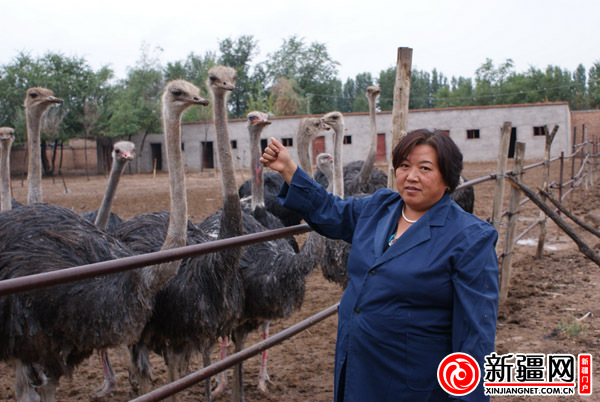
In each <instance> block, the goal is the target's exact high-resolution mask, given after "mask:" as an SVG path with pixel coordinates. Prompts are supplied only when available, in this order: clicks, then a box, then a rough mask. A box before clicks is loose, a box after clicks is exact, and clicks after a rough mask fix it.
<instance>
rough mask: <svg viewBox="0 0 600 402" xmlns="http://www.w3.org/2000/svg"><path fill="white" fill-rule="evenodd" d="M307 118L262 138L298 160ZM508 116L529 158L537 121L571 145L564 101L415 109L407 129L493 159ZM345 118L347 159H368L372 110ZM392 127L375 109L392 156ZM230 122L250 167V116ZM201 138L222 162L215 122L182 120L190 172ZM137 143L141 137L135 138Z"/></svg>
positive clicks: (540, 149)
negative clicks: (446, 136) (475, 134)
mask: <svg viewBox="0 0 600 402" xmlns="http://www.w3.org/2000/svg"><path fill="white" fill-rule="evenodd" d="M303 117H306V116H293V117H273V118H271V121H272V124H271V125H270V126H268V127H266V128H265V130H264V131H263V133H262V136H261V138H263V139H268V138H269V137H275V138H277V139H279V140H281V139H282V138H292V139H293V146H291V147H288V149H289V151H290V153H291V154H292V157H294V158H296V160H297V156H298V155H297V141H296V130H297V127H298V123H299V121H300V119H301V118H303ZM505 121H510V122H511V123H512V125H513V127H516V129H517V141H521V142H525V143H526V158H527V159H539V158H542V157H543V156H544V144H545V139H544V137H543V136H534V135H533V131H534V129H533V128H534V127H535V126H544V125H546V126H548V129H549V130H552V129H553V127H554V125H558V126H559V129H558V132H557V134H556V137H555V139H554V142H553V145H552V155H553V156H557V155H560V152H561V151H565V152H567V151H569V150H570V147H571V135H570V132H571V113H570V111H569V106H568V104H567V103H566V102H558V103H545V104H524V105H506V106H486V107H463V108H447V109H421V110H411V111H410V112H409V114H408V131H411V130H414V129H418V128H428V129H434V128H435V129H439V130H448V131H449V133H450V137H451V138H452V139H453V140H454V141H455V142H456V144H457V145H458V147H459V148H460V149H461V151H462V152H463V155H464V160H465V161H467V162H474V161H492V160H496V159H497V157H498V145H499V141H500V131H501V128H502V125H503V124H504V122H505ZM344 122H345V126H346V132H345V135H349V136H351V138H352V143H351V144H346V145H344V148H343V155H344V163H348V162H351V161H354V160H362V159H364V158H365V157H366V155H367V153H368V147H369V144H370V141H369V134H370V127H369V115H368V113H348V114H345V115H344ZM391 126H392V114H391V112H380V113H378V114H377V132H378V133H385V136H386V141H385V143H386V150H387V153H388V155H389V152H390V147H391V133H390V130H391ZM228 127H229V136H230V139H231V140H234V141H236V143H237V147H236V149H233V157H234V166H235V167H236V168H240V169H242V168H248V167H249V165H250V155H249V149H250V144H249V135H248V131H247V127H246V119H231V120H229V123H228ZM469 129H478V130H479V133H480V138H479V139H467V130H469ZM322 135H323V136H324V138H325V150H326V152H330V153H333V135H332V132H331V131H329V132H323V134H322ZM202 141H209V142H210V141H212V142H213V149H214V162H215V167H216V166H218V165H217V163H218V161H217V156H216V139H215V128H214V125H213V124H212V123H183V125H182V142H183V144H184V152H183V153H184V160H185V164H186V168H187V170H188V171H199V170H201V166H202V165H201V163H202V161H201V159H202V146H201V142H202ZM152 143H155V144H158V143H160V144H162V143H163V136H162V135H160V134H152V135H149V136H148V137H147V139H146V145H145V146H144V150H143V151H142V152H141V153H140V152H139V151H138V157H139V158H141V159H140V163H141V168H142V169H141V171H142V172H151V171H152V168H153V160H152V156H151V146H150V144H152ZM136 144H139V142H138V141H136ZM138 150H139V148H138ZM162 159H163V170H164V169H166V164H165V163H164V162H165V149H164V146H162Z"/></svg>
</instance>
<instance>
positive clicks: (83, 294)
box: [0, 85, 207, 401]
mask: <svg viewBox="0 0 600 402" xmlns="http://www.w3.org/2000/svg"><path fill="white" fill-rule="evenodd" d="M163 102H164V103H168V109H169V110H170V111H171V113H170V116H172V115H178V116H179V117H180V116H181V113H182V112H183V111H184V110H185V109H186V108H187V107H189V106H191V105H193V104H206V102H207V101H206V100H204V99H201V98H200V97H199V96H198V92H194V93H192V94H189V93H187V92H183V91H179V90H177V89H176V88H174V87H173V85H169V86H168V87H167V91H165V95H164V96H163ZM165 136H166V141H167V154H168V155H169V158H168V161H169V181H170V185H171V215H170V218H171V219H170V221H169V231H168V235H167V237H166V238H165V241H164V243H163V246H162V249H165V250H166V249H170V248H174V247H180V246H183V245H185V237H186V226H185V223H186V215H187V205H186V204H185V202H183V203H181V202H178V200H181V198H182V194H183V193H184V192H185V184H184V181H183V178H184V177H183V163H182V161H181V156H180V155H178V154H177V153H178V152H180V149H181V143H180V141H181V139H180V128H179V120H175V119H170V120H166V121H165ZM32 156H33V155H32ZM32 159H33V158H32ZM131 255H132V252H131V250H130V249H129V248H128V247H127V246H126V245H125V244H123V243H122V242H120V241H119V240H117V239H116V238H115V237H113V236H112V235H110V234H109V233H107V232H105V231H103V230H101V229H100V228H98V227H96V226H95V225H94V224H92V223H90V222H88V221H86V220H85V219H83V218H82V217H81V216H79V215H77V214H76V213H74V212H73V211H71V210H69V209H66V208H62V207H58V206H53V205H48V204H43V203H37V204H32V205H27V206H23V207H21V208H16V209H14V210H11V211H8V212H6V213H2V214H0V279H2V280H4V279H9V278H15V277H21V276H25V275H31V274H36V273H40V272H46V271H54V270H58V269H63V268H68V267H73V266H80V265H87V264H91V263H95V262H99V261H106V260H112V259H115V258H122V257H127V256H131ZM179 264H180V262H179V261H172V262H166V263H162V264H158V265H154V266H150V267H145V268H142V269H137V270H132V271H127V272H121V273H118V274H112V275H106V276H102V277H97V278H93V279H86V280H82V281H79V282H74V283H65V284H60V285H56V286H54V287H52V288H46V289H41V290H35V291H29V292H25V293H18V294H12V295H9V296H4V297H1V298H0V320H1V321H2V323H3V325H2V327H1V328H0V359H2V360H11V361H13V362H14V364H15V371H16V374H17V384H16V387H15V391H16V396H17V400H38V398H39V396H38V395H37V393H36V391H35V389H34V384H35V386H36V387H37V388H39V391H40V394H41V399H42V400H43V401H54V400H55V393H56V387H57V386H58V382H59V379H60V377H61V376H63V375H65V374H66V375H71V373H72V371H73V370H74V369H75V367H76V366H77V365H78V364H79V363H80V362H81V361H83V360H84V359H86V358H88V357H89V356H90V355H91V354H92V353H93V351H94V350H102V349H105V348H110V347H116V346H118V345H123V344H129V343H131V342H133V341H134V340H135V339H137V338H138V336H139V334H140V333H141V331H142V329H143V328H144V325H145V324H146V322H147V321H148V319H149V318H150V314H151V312H152V305H153V299H154V295H155V294H156V293H157V292H158V291H159V290H160V289H162V288H163V287H164V286H165V284H166V283H167V282H168V281H169V280H170V279H171V278H172V277H173V276H175V274H176V273H177V269H178V267H179Z"/></svg>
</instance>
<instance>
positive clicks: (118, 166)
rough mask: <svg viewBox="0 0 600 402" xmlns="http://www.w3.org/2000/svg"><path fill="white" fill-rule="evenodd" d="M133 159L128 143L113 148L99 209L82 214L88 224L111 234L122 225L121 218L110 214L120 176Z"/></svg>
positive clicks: (120, 143) (118, 143) (131, 149)
mask: <svg viewBox="0 0 600 402" xmlns="http://www.w3.org/2000/svg"><path fill="white" fill-rule="evenodd" d="M133 158H135V145H134V144H133V142H130V141H119V142H117V143H116V144H115V145H114V146H113V152H112V159H113V165H112V168H111V171H110V176H109V178H108V183H107V185H106V191H105V192H104V198H103V199H102V204H101V205H100V209H99V210H96V211H90V212H86V213H84V214H83V215H82V216H83V217H84V218H85V219H87V220H88V221H90V222H94V223H95V224H96V226H98V227H100V228H102V229H105V230H108V231H109V232H113V231H114V230H115V229H116V227H117V226H118V225H120V224H121V223H122V220H121V218H119V217H118V216H117V215H116V214H114V213H112V212H111V209H112V203H113V200H114V198H115V193H116V191H117V186H118V185H119V180H120V179H121V174H123V170H125V166H127V163H128V162H130V161H131V160H133Z"/></svg>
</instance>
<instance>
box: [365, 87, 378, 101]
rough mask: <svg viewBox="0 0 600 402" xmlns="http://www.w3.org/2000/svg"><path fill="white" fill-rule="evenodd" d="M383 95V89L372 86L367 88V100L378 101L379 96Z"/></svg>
mask: <svg viewBox="0 0 600 402" xmlns="http://www.w3.org/2000/svg"><path fill="white" fill-rule="evenodd" d="M380 93H381V88H379V87H376V86H374V85H370V86H368V87H367V98H371V97H372V98H373V99H377V97H378V96H379V94H380Z"/></svg>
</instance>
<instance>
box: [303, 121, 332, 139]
mask: <svg viewBox="0 0 600 402" xmlns="http://www.w3.org/2000/svg"><path fill="white" fill-rule="evenodd" d="M299 124H300V128H299V130H298V134H300V135H302V136H305V137H308V138H311V139H312V138H313V137H314V136H316V135H317V134H318V133H320V132H321V131H326V130H329V129H330V128H331V127H329V126H328V125H327V124H325V122H324V121H323V119H319V118H318V117H307V118H304V119H302V120H300V123H299Z"/></svg>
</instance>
